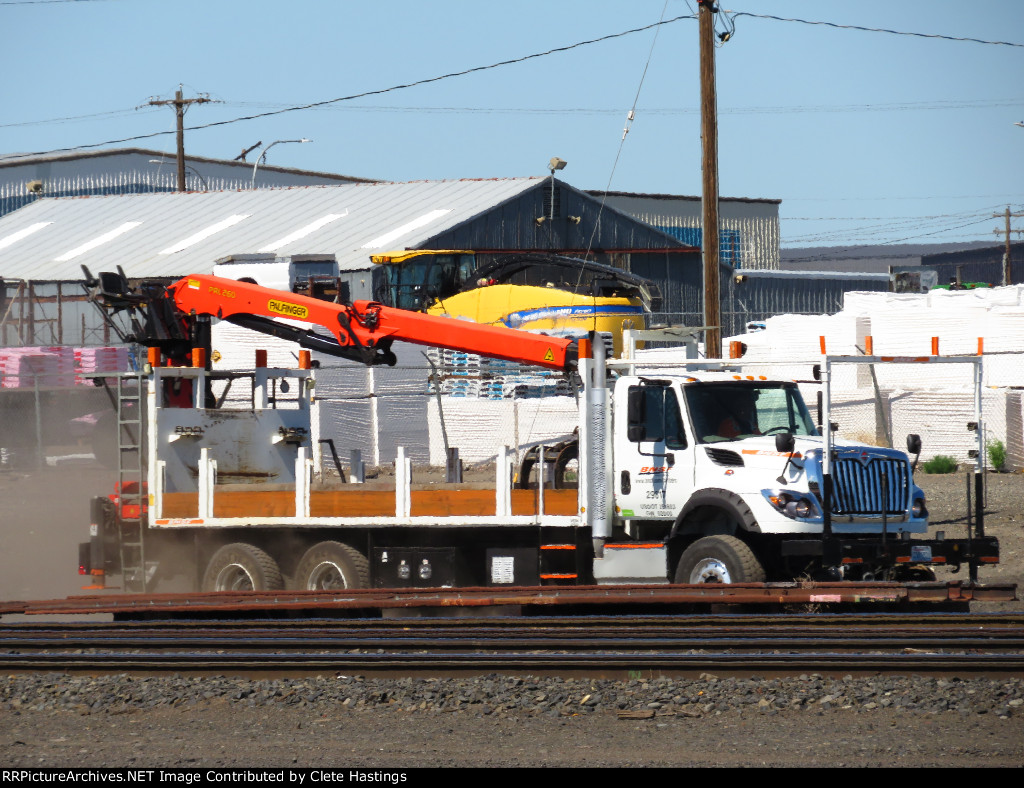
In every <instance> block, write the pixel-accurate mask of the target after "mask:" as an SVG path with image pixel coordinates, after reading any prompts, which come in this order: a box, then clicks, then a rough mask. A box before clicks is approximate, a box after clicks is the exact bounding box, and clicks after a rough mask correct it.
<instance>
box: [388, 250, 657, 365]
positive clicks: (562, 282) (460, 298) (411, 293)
mask: <svg viewBox="0 0 1024 788" xmlns="http://www.w3.org/2000/svg"><path fill="white" fill-rule="evenodd" d="M371 260H372V261H373V263H375V264H377V265H380V266H382V268H383V276H382V277H379V278H378V277H375V280H376V281H378V282H380V284H379V285H378V288H377V291H376V292H375V293H374V299H375V300H377V301H380V302H381V303H383V304H385V305H387V306H392V307H397V308H399V309H410V310H414V311H419V312H426V313H428V314H434V315H448V316H449V317H455V318H462V319H467V320H472V321H474V322H476V323H486V324H489V325H504V326H507V327H509V328H518V329H522V330H526V331H538V332H543V333H546V334H552V335H556V336H570V337H573V336H582V335H584V334H586V332H588V331H598V332H602V333H604V334H607V335H610V336H611V338H612V341H613V345H614V350H615V352H616V353H619V352H620V351H621V349H622V348H621V345H622V331H623V329H626V328H645V327H646V326H647V315H648V314H650V312H651V308H652V301H653V300H654V299H655V298H656V297H657V295H656V294H655V295H652V291H654V290H655V286H654V285H653V284H652V283H651V282H649V281H648V280H646V279H643V278H642V277H639V276H636V275H634V274H631V273H628V272H626V271H622V270H619V269H618V268H613V267H611V266H608V265H604V264H601V263H595V262H592V261H590V260H582V259H579V258H575V257H564V256H561V255H555V254H546V253H518V254H507V255H498V256H495V257H494V258H493V259H492V260H490V261H489V262H481V261H480V260H479V259H478V257H477V255H476V253H474V252H471V251H465V250H452V249H415V250H406V251H400V252H390V253H386V254H378V255H373V256H372V257H371Z"/></svg>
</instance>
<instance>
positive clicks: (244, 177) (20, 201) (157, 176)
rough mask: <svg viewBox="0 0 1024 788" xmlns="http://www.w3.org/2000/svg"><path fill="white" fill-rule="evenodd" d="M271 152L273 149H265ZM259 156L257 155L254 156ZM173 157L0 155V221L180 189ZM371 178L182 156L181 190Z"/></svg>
mask: <svg viewBox="0 0 1024 788" xmlns="http://www.w3.org/2000/svg"><path fill="white" fill-rule="evenodd" d="M267 147H268V148H269V147H272V146H267ZM256 155H257V156H259V155H260V152H259V151H257V152H256ZM177 169H178V166H177V161H176V159H175V155H174V154H173V153H163V152H161V151H156V150H149V149H146V148H110V149H106V150H97V151H88V152H82V151H75V152H70V153H48V154H45V155H39V156H34V155H27V154H20V153H8V154H0V216H3V215H4V214H8V213H10V212H11V211H14V210H17V209H18V208H23V207H24V206H26V205H30V204H31V203H33V202H35V201H36V200H38V199H41V198H44V197H86V196H98V195H110V194H148V193H150V192H173V191H177V190H178V176H177ZM369 180H371V179H368V178H355V177H351V176H348V175H337V174H335V173H330V172H310V171H308V170H297V169H293V168H290V167H275V166H273V165H271V164H267V162H266V161H261V160H258V159H254V160H253V161H252V162H246V161H244V160H234V161H228V160H225V159H209V158H204V157H201V156H186V157H185V189H186V190H188V191H210V190H224V189H250V188H254V187H255V188H268V187H280V186H320V185H323V186H330V185H333V184H338V183H363V182H367V181H369Z"/></svg>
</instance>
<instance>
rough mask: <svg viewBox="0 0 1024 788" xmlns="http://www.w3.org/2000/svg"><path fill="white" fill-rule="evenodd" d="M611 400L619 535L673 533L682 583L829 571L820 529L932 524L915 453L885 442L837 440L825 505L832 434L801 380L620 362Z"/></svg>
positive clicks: (895, 532) (862, 534)
mask: <svg viewBox="0 0 1024 788" xmlns="http://www.w3.org/2000/svg"><path fill="white" fill-rule="evenodd" d="M613 402H614V407H613V408H612V412H613V414H614V417H613V451H612V455H613V458H614V459H613V468H612V484H613V488H614V514H615V518H616V522H617V524H618V527H620V528H621V529H622V531H623V532H624V535H625V536H631V537H633V538H635V539H639V540H651V539H660V540H664V541H665V542H666V543H667V544H668V566H669V573H670V576H671V577H670V579H674V580H675V582H680V583H697V582H763V581H764V580H765V579H783V578H785V579H790V578H792V577H796V576H800V575H801V574H804V573H811V574H812V575H817V574H821V575H823V576H828V574H827V573H825V572H824V566H823V565H821V559H822V557H823V553H824V552H825V551H824V550H823V548H822V546H821V545H822V541H821V538H822V535H823V533H824V532H825V531H826V530H828V531H830V532H831V534H832V535H834V536H835V537H837V538H841V539H843V540H845V543H846V549H848V550H849V549H851V548H852V547H854V546H856V545H857V544H859V542H858V540H862V541H864V543H865V544H867V542H868V541H877V540H878V539H879V538H880V537H883V536H884V537H886V538H888V539H892V540H897V541H898V540H905V539H907V538H908V537H909V536H910V535H911V534H921V533H924V532H926V531H927V527H928V523H927V510H926V508H925V501H924V493H923V492H922V491H921V489H920V488H919V487H917V486H916V485H914V484H913V480H912V474H911V465H910V460H909V458H908V457H907V455H906V454H905V453H903V452H901V451H898V450H893V449H887V448H880V447H871V446H862V445H855V444H849V443H843V442H831V441H830V443H831V444H832V445H831V451H832V456H831V460H832V461H831V468H830V471H831V474H830V480H831V483H830V485H828V486H829V487H830V496H829V506H828V508H829V515H830V516H829V517H828V518H826V517H825V511H826V495H825V489H826V483H825V474H824V470H825V468H824V462H823V459H824V453H825V440H824V439H823V437H822V435H821V433H820V431H819V429H818V427H817V426H816V424H815V422H814V419H813V418H812V416H811V413H810V411H809V410H808V408H807V406H806V404H805V403H804V400H803V398H802V396H801V394H800V391H799V389H798V387H797V384H796V383H794V382H791V381H789V382H786V381H778V380H768V379H766V378H764V377H761V376H756V375H737V374H731V373H729V372H706V371H703V372H690V373H687V374H686V375H684V376H680V375H678V374H670V375H657V374H652V375H650V376H637V375H622V376H620V377H619V378H618V379H617V380H615V382H614V389H613ZM826 519H828V521H829V522H828V523H827V524H826ZM854 552H856V550H854ZM672 567H675V571H674V572H672V569H671V568H672ZM873 571H874V570H873V567H872V565H871V562H864V561H863V560H862V557H861V560H858V561H856V562H850V563H848V564H842V563H840V565H839V572H838V573H839V574H840V575H841V576H843V577H847V578H850V579H862V578H865V579H874V573H873ZM834 573H835V572H833V574H834ZM835 579H839V578H835Z"/></svg>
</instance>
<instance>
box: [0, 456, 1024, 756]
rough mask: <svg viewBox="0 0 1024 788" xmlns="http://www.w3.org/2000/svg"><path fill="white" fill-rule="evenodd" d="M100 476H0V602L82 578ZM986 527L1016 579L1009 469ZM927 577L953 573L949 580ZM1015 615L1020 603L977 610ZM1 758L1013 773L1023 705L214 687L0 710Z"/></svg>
mask: <svg viewBox="0 0 1024 788" xmlns="http://www.w3.org/2000/svg"><path fill="white" fill-rule="evenodd" d="M113 482H114V478H113V476H112V474H111V473H110V472H109V471H105V470H101V469H97V468H95V467H92V466H87V465H79V466H74V465H66V466H63V467H55V468H46V469H44V470H41V471H36V472H32V473H24V472H13V471H4V472H0V512H2V515H0V518H2V519H0V539H2V549H0V599H5V600H12V599H44V598H51V599H52V598H59V597H64V596H68V595H72V594H75V593H76V592H78V590H79V586H80V585H82V582H81V581H82V578H80V577H79V576H78V575H77V574H76V573H75V571H76V568H77V543H78V542H79V541H81V540H84V539H85V538H86V535H87V530H88V519H89V518H88V514H89V509H88V502H89V498H90V497H91V496H93V495H97V494H100V493H105V492H107V491H109V490H111V489H112V486H113ZM919 483H920V484H921V485H922V487H924V488H925V490H926V492H927V493H928V499H929V507H930V509H931V512H932V519H933V528H935V529H943V530H945V531H946V532H947V534H948V535H949V536H951V537H952V536H959V535H961V533H962V529H963V528H964V527H965V526H964V523H965V521H966V517H965V504H964V498H965V479H964V477H963V476H962V475H957V476H955V477H954V476H949V477H929V476H921V477H919ZM988 502H989V512H988V519H987V530H988V533H990V534H993V535H996V536H998V537H999V539H1000V541H1001V549H1002V563H1001V564H1000V565H999V566H998V567H995V568H992V569H987V570H983V572H982V575H981V579H982V581H988V582H1012V583H1017V584H1018V585H1019V586H1020V587H1021V588H1024V504H1022V502H1024V476H1022V475H1009V474H1006V475H997V474H993V475H991V476H990V477H989V479H988ZM940 579H966V570H962V571H961V574H960V575H958V576H952V575H948V574H946V575H943V576H942V577H940ZM986 607H988V609H996V610H1020V609H1024V605H1022V603H1021V602H1016V603H1012V604H1005V605H988V606H986ZM0 752H3V753H4V756H3V758H2V759H0V763H2V764H3V765H4V766H40V767H43V766H45V767H66V766H122V767H129V768H133V767H138V768H143V767H146V768H148V767H158V766H178V767H186V768H187V767H192V766H194V767H200V766H204V767H216V766H237V767H256V766H266V767H288V766H339V767H385V768H389V769H396V768H402V767H405V768H412V767H517V766H518V767H523V766H591V767H607V766H620V767H621V766H655V767H657V766H664V767H678V766H691V767H692V766H753V767H758V766H810V767H821V766H826V767H834V766H846V767H879V766H884V767H893V766H895V767H921V766H933V767H934V766H938V767H943V766H945V767H948V766H954V767H978V766H989V767H1020V766H1021V765H1022V764H1024V714H1016V713H1014V714H1013V715H1012V716H1009V717H1001V716H997V715H995V714H968V715H963V714H960V713H957V712H954V711H948V712H943V713H939V714H931V713H907V712H904V711H901V710H897V709H878V710H876V711H873V712H870V713H865V712H855V711H848V710H843V709H831V710H826V711H814V710H811V711H807V710H805V711H780V712H778V713H773V714H770V715H768V714H759V713H757V712H740V711H732V710H730V711H726V712H723V713H721V714H720V715H719V714H714V715H712V716H708V717H703V718H701V719H687V718H680V717H667V718H662V717H654V718H652V719H650V720H623V719H618V718H617V716H616V715H614V714H612V713H610V712H607V713H595V714H591V715H582V716H569V717H555V718H552V717H544V716H518V715H515V714H503V715H489V716H488V715H483V714H480V713H475V712H469V711H466V712H457V713H451V714H445V713H429V712H407V711H401V710H389V709H386V708H385V709H383V710H369V711H353V710H346V709H342V708H340V707H338V706H337V705H336V704H332V705H328V704H320V705H316V704H314V705H312V706H304V707H301V708H297V707H289V708H281V707H280V706H277V707H270V708H267V707H264V708H259V707H257V708H240V707H239V706H238V704H235V703H231V702H230V701H229V700H228V699H226V698H223V697H217V696H216V694H214V695H213V696H212V697H210V698H209V699H208V700H204V701H203V702H201V703H199V704H197V705H193V706H189V707H188V708H167V707H166V706H164V707H160V708H152V709H132V710H129V711H127V712H124V713H117V712H114V711H104V712H101V713H93V714H87V713H78V712H74V711H68V710H47V709H40V710H35V709H31V708H22V709H19V710H17V711H16V712H15V711H13V710H11V709H8V710H0Z"/></svg>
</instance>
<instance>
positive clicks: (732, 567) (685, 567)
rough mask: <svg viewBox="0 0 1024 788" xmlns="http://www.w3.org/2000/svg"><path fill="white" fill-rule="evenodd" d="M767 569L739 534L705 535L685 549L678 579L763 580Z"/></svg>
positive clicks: (678, 569)
mask: <svg viewBox="0 0 1024 788" xmlns="http://www.w3.org/2000/svg"><path fill="white" fill-rule="evenodd" d="M765 577H766V574H765V571H764V567H763V566H762V565H761V562H760V561H758V560H757V557H756V556H755V555H754V552H753V551H752V550H751V549H750V548H749V547H748V546H747V545H746V543H745V542H743V541H741V540H740V539H737V538H736V537H735V536H705V537H702V538H701V539H698V540H697V541H696V542H694V543H693V544H691V545H690V546H689V547H687V548H686V550H684V551H683V554H682V556H681V557H680V558H679V564H678V565H677V566H676V578H675V582H677V583H763V582H764V581H765Z"/></svg>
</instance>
